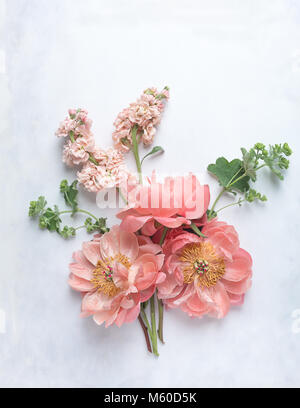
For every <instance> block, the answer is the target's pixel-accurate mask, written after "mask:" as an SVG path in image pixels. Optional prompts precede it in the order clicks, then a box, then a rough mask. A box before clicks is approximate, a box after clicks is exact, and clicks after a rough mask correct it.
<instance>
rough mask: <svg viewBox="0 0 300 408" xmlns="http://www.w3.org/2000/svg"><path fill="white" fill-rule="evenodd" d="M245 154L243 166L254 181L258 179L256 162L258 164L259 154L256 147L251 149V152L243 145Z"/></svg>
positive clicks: (242, 149) (243, 153)
mask: <svg viewBox="0 0 300 408" xmlns="http://www.w3.org/2000/svg"><path fill="white" fill-rule="evenodd" d="M241 151H242V155H243V168H244V170H245V173H246V174H247V175H248V176H249V177H250V179H251V180H252V181H256V170H255V167H256V164H257V154H256V152H255V150H254V149H250V150H249V152H248V151H247V150H246V149H245V148H244V147H242V148H241Z"/></svg>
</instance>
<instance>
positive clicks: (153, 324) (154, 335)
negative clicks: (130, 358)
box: [150, 295, 159, 356]
mask: <svg viewBox="0 0 300 408" xmlns="http://www.w3.org/2000/svg"><path fill="white" fill-rule="evenodd" d="M150 310H151V329H152V349H153V354H155V355H156V356H159V354H158V351H157V332H156V319H155V295H153V296H152V297H151V299H150Z"/></svg>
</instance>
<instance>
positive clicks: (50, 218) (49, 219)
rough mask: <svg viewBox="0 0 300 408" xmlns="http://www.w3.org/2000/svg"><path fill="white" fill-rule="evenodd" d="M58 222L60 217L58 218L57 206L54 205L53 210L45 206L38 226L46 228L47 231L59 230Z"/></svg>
mask: <svg viewBox="0 0 300 408" xmlns="http://www.w3.org/2000/svg"><path fill="white" fill-rule="evenodd" d="M60 223H61V219H60V218H59V212H58V208H57V206H54V210H53V209H52V208H47V209H46V211H45V212H44V213H43V214H42V215H41V216H40V219H39V225H40V228H42V229H45V228H47V229H48V230H49V231H57V232H59V228H60Z"/></svg>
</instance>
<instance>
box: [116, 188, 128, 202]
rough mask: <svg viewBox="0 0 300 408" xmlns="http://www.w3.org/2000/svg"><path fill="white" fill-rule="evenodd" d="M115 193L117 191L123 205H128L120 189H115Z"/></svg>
mask: <svg viewBox="0 0 300 408" xmlns="http://www.w3.org/2000/svg"><path fill="white" fill-rule="evenodd" d="M117 191H118V193H119V195H120V197H121V198H122V200H123V201H124V203H125V204H128V201H127V200H126V198H125V197H124V195H123V193H122V191H121V189H120V187H117Z"/></svg>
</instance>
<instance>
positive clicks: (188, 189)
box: [117, 174, 210, 235]
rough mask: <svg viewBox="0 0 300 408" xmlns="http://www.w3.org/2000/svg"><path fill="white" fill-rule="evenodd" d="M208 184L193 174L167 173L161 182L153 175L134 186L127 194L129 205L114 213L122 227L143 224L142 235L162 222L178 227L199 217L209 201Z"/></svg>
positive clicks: (167, 225)
mask: <svg viewBox="0 0 300 408" xmlns="http://www.w3.org/2000/svg"><path fill="white" fill-rule="evenodd" d="M209 199H210V193H209V187H208V185H204V186H202V185H201V184H200V183H199V181H198V180H197V178H196V176H194V175H193V174H189V175H188V176H186V177H175V178H171V177H168V178H166V179H165V180H164V183H163V184H162V183H158V182H156V179H155V176H154V175H153V176H152V179H151V180H150V184H149V185H147V186H137V188H136V189H134V190H133V191H132V192H131V193H130V194H129V196H128V202H129V205H128V206H127V207H126V208H125V209H124V210H123V211H121V212H120V213H119V214H118V215H117V216H118V218H120V219H122V223H121V227H122V228H123V229H125V230H126V231H130V232H135V231H138V230H139V229H141V228H142V232H143V234H145V235H153V234H154V233H155V232H156V230H157V228H158V227H159V226H161V225H163V226H166V227H168V228H177V227H179V226H181V225H183V224H187V225H189V224H190V223H191V222H190V220H192V219H199V218H201V217H202V216H203V215H204V214H205V213H206V210H207V208H208V205H209Z"/></svg>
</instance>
